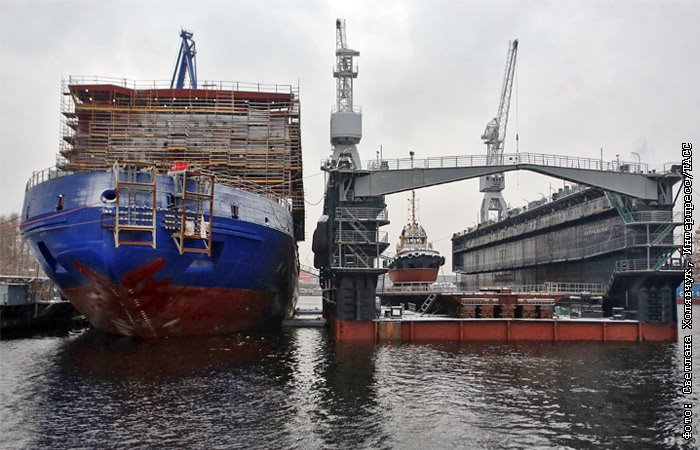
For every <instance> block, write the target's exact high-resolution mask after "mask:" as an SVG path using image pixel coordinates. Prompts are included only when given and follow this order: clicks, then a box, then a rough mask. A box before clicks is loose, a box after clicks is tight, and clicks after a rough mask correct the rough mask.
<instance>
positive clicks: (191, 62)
mask: <svg viewBox="0 0 700 450" xmlns="http://www.w3.org/2000/svg"><path fill="white" fill-rule="evenodd" d="M192 36H193V33H191V32H189V31H185V30H180V37H181V38H182V43H181V44H180V53H178V55H177V63H175V70H174V71H173V78H172V81H170V89H172V88H173V87H174V88H177V89H182V88H183V87H185V74H189V79H190V88H191V89H197V62H196V60H195V56H196V55H197V50H196V49H195V47H194V41H193V40H192Z"/></svg>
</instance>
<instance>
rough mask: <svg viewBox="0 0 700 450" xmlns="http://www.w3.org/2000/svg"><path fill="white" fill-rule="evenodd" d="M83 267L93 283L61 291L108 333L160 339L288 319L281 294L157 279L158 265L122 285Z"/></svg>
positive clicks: (264, 324) (80, 268)
mask: <svg viewBox="0 0 700 450" xmlns="http://www.w3.org/2000/svg"><path fill="white" fill-rule="evenodd" d="M78 266H79V267H78V269H79V270H80V271H81V272H82V273H83V274H85V275H86V276H87V277H88V278H90V279H91V281H92V283H91V284H88V285H85V286H80V287H75V288H70V289H64V290H63V291H62V292H63V294H64V295H65V296H66V297H67V298H68V299H69V300H70V301H71V303H72V304H73V305H74V306H75V308H76V309H77V310H78V311H80V312H81V313H82V314H83V315H84V316H85V317H86V318H87V319H88V320H89V321H90V323H91V324H92V326H94V327H95V328H97V329H98V330H100V331H103V332H105V333H109V334H120V335H125V336H140V337H149V338H158V337H167V336H186V335H197V334H213V333H236V332H239V331H246V330H253V329H260V328H263V327H265V326H270V325H274V324H276V323H279V322H280V321H281V320H282V319H284V316H285V315H286V311H284V308H283V306H282V304H281V299H280V298H279V295H276V294H275V293H272V292H261V291H253V290H245V289H226V288H210V287H206V288H205V287H192V286H175V285H172V284H170V280H161V281H156V280H153V278H152V277H151V276H150V275H152V274H151V272H155V271H157V269H158V267H159V265H158V264H157V263H156V264H151V265H149V266H146V267H145V268H144V270H143V271H142V272H144V273H138V274H132V275H130V276H127V277H125V278H124V280H122V283H120V284H115V283H112V282H110V281H108V280H106V279H105V278H104V277H102V276H100V275H98V274H96V273H95V272H94V271H92V270H91V269H89V268H87V267H85V266H82V265H79V264H78ZM150 266H153V267H150ZM146 272H148V273H147V275H149V276H144V274H145V273H146Z"/></svg>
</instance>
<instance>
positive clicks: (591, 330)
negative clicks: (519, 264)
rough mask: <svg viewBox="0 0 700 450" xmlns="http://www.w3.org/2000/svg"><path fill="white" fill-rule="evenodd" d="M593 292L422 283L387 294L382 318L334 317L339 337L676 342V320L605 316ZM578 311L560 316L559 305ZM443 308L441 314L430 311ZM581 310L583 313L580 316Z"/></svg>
mask: <svg viewBox="0 0 700 450" xmlns="http://www.w3.org/2000/svg"><path fill="white" fill-rule="evenodd" d="M599 299H600V298H599V297H598V296H597V295H595V293H591V292H590V291H588V292H587V291H583V292H579V293H578V295H573V294H571V293H565V292H561V291H560V292H517V291H513V290H511V289H498V290H491V291H478V292H458V291H456V290H446V291H441V292H438V291H429V290H428V289H425V288H424V289H423V290H421V289H420V288H418V287H417V286H416V287H414V290H410V289H406V287H401V288H393V289H387V290H385V291H384V292H382V293H381V301H382V303H383V304H385V305H388V306H383V307H381V310H380V311H381V314H380V318H378V319H375V320H373V321H364V322H359V321H351V320H335V321H330V325H331V330H332V333H333V336H334V337H335V338H336V339H338V340H373V341H394V342H414V341H460V342H461V341H505V342H509V341H601V342H605V341H638V342H641V341H675V340H676V339H677V337H678V331H677V324H676V323H663V322H641V321H638V320H633V319H630V318H629V317H632V315H630V314H629V313H625V312H623V311H615V313H616V314H614V315H613V317H607V318H604V317H602V316H603V312H602V309H601V305H600V304H599V303H598V302H599ZM559 305H566V306H567V309H569V310H570V311H572V312H575V314H571V316H558V315H557V314H556V313H555V310H556V306H559ZM431 310H437V312H438V313H437V314H430V311H431ZM574 315H577V316H578V317H574Z"/></svg>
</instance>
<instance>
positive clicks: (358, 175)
mask: <svg viewBox="0 0 700 450" xmlns="http://www.w3.org/2000/svg"><path fill="white" fill-rule="evenodd" d="M330 164H331V163H330V162H328V161H326V162H324V163H323V168H324V169H325V170H337V171H339V172H352V173H353V175H354V184H353V186H348V187H347V191H349V190H352V191H353V194H354V196H355V197H370V196H379V195H386V194H393V193H397V192H403V191H408V190H411V189H417V188H422V187H428V186H435V185H439V184H444V183H450V182H454V181H460V180H467V179H470V178H478V177H481V176H486V175H491V174H497V173H502V172H510V171H514V170H529V171H531V172H537V173H540V174H543V175H548V176H551V177H555V178H559V179H563V180H567V181H571V182H574V183H578V184H582V185H586V186H593V187H598V188H602V189H604V190H606V191H611V192H617V193H619V194H623V195H628V196H631V197H635V198H639V199H642V200H650V201H658V202H659V203H660V204H671V203H673V192H672V189H671V188H672V186H673V184H675V183H676V182H678V181H679V180H680V179H681V175H680V165H678V166H676V165H671V164H666V165H665V166H664V167H663V168H662V169H661V170H659V171H658V172H657V171H656V170H650V169H649V167H648V165H647V164H646V163H641V162H636V163H635V162H628V161H619V160H614V161H608V162H606V161H603V160H602V159H594V158H582V157H572V156H563V155H547V154H541V153H510V154H504V155H503V157H502V159H501V163H500V164H498V165H487V161H486V155H461V156H441V157H433V158H425V159H411V158H402V159H390V160H387V159H377V160H372V161H367V162H365V164H364V168H350V167H347V168H344V167H342V166H341V164H340V163H339V164H338V167H332V166H331V165H330Z"/></svg>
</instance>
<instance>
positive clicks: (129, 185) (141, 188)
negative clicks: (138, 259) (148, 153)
mask: <svg viewBox="0 0 700 450" xmlns="http://www.w3.org/2000/svg"><path fill="white" fill-rule="evenodd" d="M113 170H114V180H115V189H114V190H115V194H116V203H115V212H114V230H113V231H114V246H115V247H119V246H120V245H150V246H151V247H153V248H156V174H157V171H156V168H155V167H154V166H153V165H152V164H151V163H145V162H135V161H123V162H119V161H117V162H115V163H114V166H113ZM139 203H140V204H139ZM123 234H126V236H123ZM143 234H150V239H145V240H144V239H138V238H137V236H139V235H143Z"/></svg>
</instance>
